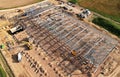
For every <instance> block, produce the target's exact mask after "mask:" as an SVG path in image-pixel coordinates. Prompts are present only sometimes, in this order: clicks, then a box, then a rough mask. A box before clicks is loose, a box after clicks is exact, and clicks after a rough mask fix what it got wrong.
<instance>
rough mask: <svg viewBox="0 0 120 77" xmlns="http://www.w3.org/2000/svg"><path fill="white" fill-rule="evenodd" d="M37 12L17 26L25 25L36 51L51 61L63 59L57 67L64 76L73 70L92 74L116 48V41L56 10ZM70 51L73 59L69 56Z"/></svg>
mask: <svg viewBox="0 0 120 77" xmlns="http://www.w3.org/2000/svg"><path fill="white" fill-rule="evenodd" d="M51 7H52V9H51ZM38 9H39V10H38ZM38 9H34V10H33V11H32V13H30V15H28V17H26V18H22V19H21V20H18V22H19V23H22V24H24V25H26V27H27V28H26V29H25V31H26V33H27V34H28V35H29V36H30V37H31V38H33V39H34V44H35V45H36V46H37V47H41V48H42V49H43V50H44V51H45V52H46V53H47V54H48V55H49V56H50V57H54V59H57V58H62V61H59V63H58V66H60V67H61V68H62V69H63V70H64V71H65V72H67V74H70V73H72V72H74V70H76V69H79V70H81V71H82V72H83V73H88V72H94V71H95V70H96V69H97V67H98V66H99V65H100V64H101V63H102V62H103V61H104V59H105V58H106V57H107V56H108V55H109V53H110V52H111V51H112V49H113V48H114V47H115V45H116V44H117V41H116V40H114V39H112V38H110V37H109V36H105V35H104V34H102V33H101V32H99V31H97V30H96V29H94V28H92V27H90V26H89V24H86V23H84V22H82V21H78V20H76V19H73V18H72V16H70V15H68V14H66V13H65V12H64V11H62V10H61V9H58V7H57V6H53V5H48V6H47V5H46V6H45V7H42V8H38ZM28 12H29V11H28ZM29 16H31V17H29ZM111 40H112V41H111ZM73 50H74V51H76V53H77V55H76V56H73V55H72V54H71V52H72V51H73Z"/></svg>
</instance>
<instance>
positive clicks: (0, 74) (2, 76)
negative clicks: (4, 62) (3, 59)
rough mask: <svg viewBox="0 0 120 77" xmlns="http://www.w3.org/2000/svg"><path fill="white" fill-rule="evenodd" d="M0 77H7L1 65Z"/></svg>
mask: <svg viewBox="0 0 120 77" xmlns="http://www.w3.org/2000/svg"><path fill="white" fill-rule="evenodd" d="M0 77H7V75H6V72H5V71H4V69H3V68H2V66H1V65H0Z"/></svg>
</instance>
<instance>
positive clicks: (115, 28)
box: [92, 17, 120, 37]
mask: <svg viewBox="0 0 120 77" xmlns="http://www.w3.org/2000/svg"><path fill="white" fill-rule="evenodd" d="M92 22H93V23H95V24H97V25H99V26H100V27H103V28H105V29H106V30H108V31H109V32H111V33H113V34H115V35H117V36H118V37H120V25H117V24H115V23H113V22H111V21H108V20H105V19H103V18H100V17H97V18H94V19H93V21H92Z"/></svg>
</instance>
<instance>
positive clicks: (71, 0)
mask: <svg viewBox="0 0 120 77" xmlns="http://www.w3.org/2000/svg"><path fill="white" fill-rule="evenodd" d="M69 2H71V3H73V4H76V3H77V0H69Z"/></svg>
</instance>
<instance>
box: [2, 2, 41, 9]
mask: <svg viewBox="0 0 120 77" xmlns="http://www.w3.org/2000/svg"><path fill="white" fill-rule="evenodd" d="M38 1H42V0H14V1H13V0H0V9H5V8H13V7H19V6H24V5H28V4H32V3H35V2H38Z"/></svg>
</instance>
